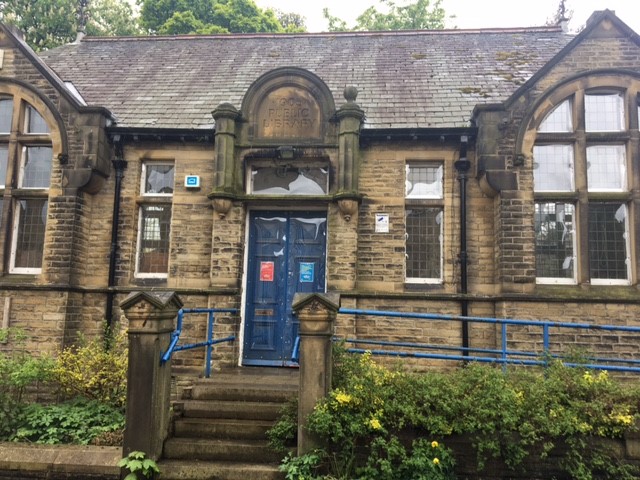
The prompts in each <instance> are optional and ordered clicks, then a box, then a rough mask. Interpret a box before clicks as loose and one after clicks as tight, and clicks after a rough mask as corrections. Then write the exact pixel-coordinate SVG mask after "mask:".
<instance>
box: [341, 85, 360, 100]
mask: <svg viewBox="0 0 640 480" xmlns="http://www.w3.org/2000/svg"><path fill="white" fill-rule="evenodd" d="M357 97H358V88H357V87H355V86H353V85H348V86H346V87H344V98H345V99H346V100H347V102H349V103H351V102H355V101H356V98H357Z"/></svg>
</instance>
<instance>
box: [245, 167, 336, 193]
mask: <svg viewBox="0 0 640 480" xmlns="http://www.w3.org/2000/svg"><path fill="white" fill-rule="evenodd" d="M328 184H329V170H328V169H327V168H325V167H304V168H303V167H294V166H290V165H283V166H281V167H260V166H254V167H253V168H252V169H251V193H254V194H256V195H325V194H326V193H327V191H328Z"/></svg>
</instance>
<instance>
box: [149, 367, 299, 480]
mask: <svg viewBox="0 0 640 480" xmlns="http://www.w3.org/2000/svg"><path fill="white" fill-rule="evenodd" d="M298 381H299V380H298V370H297V369H280V368H256V367H246V368H237V369H231V370H225V371H222V372H216V373H213V374H212V375H211V378H210V379H198V380H197V381H196V382H195V384H194V385H193V387H192V388H191V389H187V390H185V392H184V394H183V400H181V401H180V402H178V403H177V404H176V405H175V406H174V409H175V411H176V418H175V420H174V425H173V435H172V437H171V438H169V439H168V440H167V441H166V442H165V445H164V452H163V458H162V460H161V461H160V462H159V463H158V466H159V467H160V471H161V474H160V480H178V479H179V480H282V479H283V478H284V475H283V474H282V473H281V472H279V471H278V464H279V463H280V460H281V458H282V455H280V454H277V453H275V452H273V451H272V450H270V449H269V447H268V445H267V438H266V431H267V430H268V429H269V428H270V427H271V426H272V425H273V422H274V420H275V419H276V418H277V416H278V414H279V412H280V409H281V408H282V406H283V405H284V404H285V403H286V402H287V400H288V399H290V398H292V397H294V396H296V395H297V394H298Z"/></svg>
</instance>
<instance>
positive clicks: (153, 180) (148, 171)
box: [143, 163, 175, 195]
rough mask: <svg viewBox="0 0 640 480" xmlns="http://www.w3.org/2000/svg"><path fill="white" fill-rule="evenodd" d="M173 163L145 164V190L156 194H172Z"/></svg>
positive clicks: (147, 192)
mask: <svg viewBox="0 0 640 480" xmlns="http://www.w3.org/2000/svg"><path fill="white" fill-rule="evenodd" d="M174 170H175V169H174V166H173V165H162V164H153V163H146V164H145V165H144V172H145V184H144V192H143V193H146V194H155V195H162V194H164V195H171V194H172V193H173V173H174Z"/></svg>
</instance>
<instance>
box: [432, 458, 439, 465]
mask: <svg viewBox="0 0 640 480" xmlns="http://www.w3.org/2000/svg"><path fill="white" fill-rule="evenodd" d="M433 464H434V465H439V464H440V460H439V459H438V458H437V457H436V458H434V459H433Z"/></svg>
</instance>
